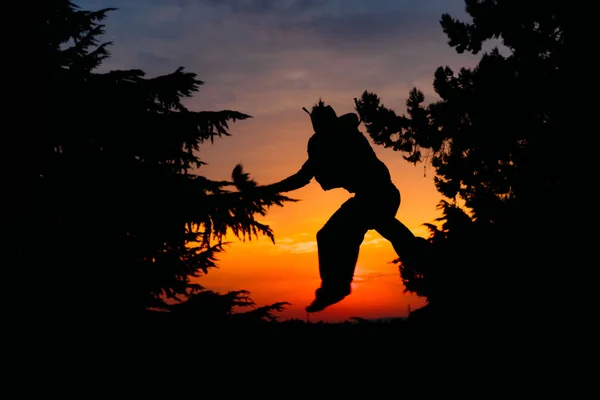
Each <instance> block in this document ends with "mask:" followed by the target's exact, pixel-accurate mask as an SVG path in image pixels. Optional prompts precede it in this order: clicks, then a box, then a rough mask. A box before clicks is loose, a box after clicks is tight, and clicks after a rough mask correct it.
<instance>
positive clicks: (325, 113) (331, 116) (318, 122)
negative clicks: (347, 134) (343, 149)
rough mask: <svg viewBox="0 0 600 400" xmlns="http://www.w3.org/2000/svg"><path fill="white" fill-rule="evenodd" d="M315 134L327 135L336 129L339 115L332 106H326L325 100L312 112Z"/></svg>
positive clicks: (315, 106)
mask: <svg viewBox="0 0 600 400" xmlns="http://www.w3.org/2000/svg"><path fill="white" fill-rule="evenodd" d="M310 119H311V121H312V125H313V129H314V131H315V133H327V132H330V131H332V130H334V129H335V127H336V123H337V115H336V113H335V110H334V109H333V107H331V106H326V105H325V103H324V102H323V100H319V102H318V103H316V104H315V105H314V106H313V107H312V110H311V112H310Z"/></svg>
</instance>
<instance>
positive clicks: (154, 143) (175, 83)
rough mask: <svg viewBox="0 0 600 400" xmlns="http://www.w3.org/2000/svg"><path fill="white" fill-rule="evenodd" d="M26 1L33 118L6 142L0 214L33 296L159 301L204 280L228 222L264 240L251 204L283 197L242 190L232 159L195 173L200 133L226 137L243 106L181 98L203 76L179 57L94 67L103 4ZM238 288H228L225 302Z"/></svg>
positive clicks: (187, 292)
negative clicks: (94, 7)
mask: <svg viewBox="0 0 600 400" xmlns="http://www.w3.org/2000/svg"><path fill="white" fill-rule="evenodd" d="M38 7H39V8H38V10H36V11H37V16H38V19H37V20H36V21H37V23H38V26H37V28H38V30H39V32H40V34H41V36H40V37H41V38H43V40H44V41H45V42H44V43H43V45H40V46H39V47H40V49H42V50H40V53H39V54H40V55H41V56H40V57H41V58H42V62H41V63H40V65H39V74H38V79H40V81H41V83H42V84H43V85H44V86H45V88H46V89H47V90H46V91H44V92H43V93H42V94H41V95H40V96H41V97H40V98H41V99H42V100H43V102H42V104H41V106H42V107H43V113H42V114H41V115H40V116H39V118H44V119H45V127H44V129H39V130H34V131H32V132H27V133H26V134H25V133H23V134H22V135H21V136H19V137H18V139H16V140H15V145H14V146H13V148H11V151H12V152H14V154H13V159H14V160H18V161H19V165H17V166H16V167H15V168H14V173H12V175H13V179H14V181H16V182H17V184H18V186H19V190H18V191H17V192H16V193H15V195H16V196H18V197H16V199H17V200H15V201H14V202H13V204H12V208H11V209H9V210H6V211H5V214H10V215H5V216H7V218H6V220H7V221H9V223H8V224H5V225H4V226H3V228H4V229H6V230H5V232H4V233H5V234H6V237H7V238H8V239H7V240H8V244H9V249H10V256H11V257H9V259H10V260H11V263H13V264H14V265H16V266H17V267H18V268H21V269H29V270H30V271H31V275H32V276H33V277H34V278H33V280H34V281H36V282H37V283H38V285H36V289H35V290H31V291H32V292H35V293H33V295H32V296H30V297H31V299H33V298H35V299H36V300H37V303H36V304H35V305H34V306H35V307H36V308H44V309H46V310H52V311H53V312H55V313H61V312H66V313H67V315H73V313H75V312H77V313H79V314H81V313H82V312H90V313H91V312H94V313H97V312H107V313H109V314H114V315H116V313H126V314H127V315H130V314H131V313H135V312H138V311H141V310H145V309H147V308H149V307H160V308H169V306H168V305H167V304H165V301H167V300H172V301H183V300H185V299H187V298H189V297H190V296H193V295H194V294H196V293H198V292H199V291H202V289H203V288H202V287H201V286H199V285H198V284H197V282H196V281H197V280H196V279H195V278H197V277H199V276H200V275H202V274H204V273H206V272H207V271H208V269H209V268H212V267H215V262H216V256H217V255H218V253H219V252H220V251H222V250H223V247H222V246H223V238H224V235H225V234H226V233H227V232H232V233H233V234H234V235H235V236H237V237H238V238H242V239H252V237H255V236H257V235H266V236H268V237H269V238H271V239H272V240H274V236H273V232H272V231H271V229H270V228H269V226H267V225H264V224H262V223H260V222H259V221H257V220H256V219H255V216H257V215H258V216H260V215H264V214H265V212H266V210H267V209H268V207H270V206H273V205H281V204H282V203H283V202H285V201H289V200H291V199H289V198H287V197H284V196H281V195H278V194H269V193H259V192H258V191H256V190H252V188H253V187H255V186H256V182H254V181H253V180H252V179H251V178H250V176H249V175H248V174H247V173H245V172H244V171H243V169H242V167H241V166H237V167H236V168H235V169H234V171H233V173H232V180H231V181H212V180H210V179H207V178H206V177H203V176H201V175H198V174H197V171H198V169H201V166H202V165H203V163H202V161H201V160H200V159H199V156H198V153H199V150H200V147H201V145H202V144H203V143H205V142H206V141H211V142H212V141H213V139H214V138H215V137H222V136H229V134H230V133H229V124H230V123H231V122H235V121H239V120H245V119H247V118H250V116H249V115H246V114H243V113H240V112H237V111H231V110H224V111H204V112H195V111H191V110H188V109H187V108H186V107H185V106H184V105H183V104H182V99H183V98H185V97H190V96H192V95H193V94H194V93H195V92H196V91H197V90H198V88H199V86H200V85H202V84H203V82H202V81H200V80H198V79H197V78H196V75H195V74H193V73H190V72H186V71H185V70H184V69H183V68H178V69H177V70H176V71H174V72H173V73H171V74H168V75H164V76H158V77H155V78H148V77H146V76H145V73H144V72H143V71H142V70H119V71H110V72H108V73H99V72H97V67H99V66H100V65H101V63H102V61H103V60H105V59H106V58H107V57H108V56H109V53H108V50H107V46H108V44H109V43H100V42H99V39H98V37H99V36H100V35H101V34H102V33H103V25H102V23H101V22H102V20H103V19H104V18H105V17H106V14H107V13H108V12H109V11H111V10H113V9H103V10H99V11H94V12H91V11H85V10H82V9H79V8H78V7H77V6H76V5H74V4H73V3H71V2H69V1H64V0H53V1H45V2H42V3H40V4H39V6H38ZM32 101H34V102H35V98H32ZM32 118H38V116H33V117H32ZM23 126H26V124H24V125H23ZM238 295H239V296H242V297H244V296H245V294H244V293H241V292H239V293H238ZM239 296H229V297H231V299H230V300H231V302H230V305H229V306H230V307H231V305H234V304H235V300H236V299H237V298H238V297H239ZM229 297H227V298H229ZM280 306H281V305H279V304H278V305H276V306H275V309H278V308H279V307H280ZM272 309H273V308H270V309H269V310H272ZM269 315H270V314H268V313H267V314H265V316H269Z"/></svg>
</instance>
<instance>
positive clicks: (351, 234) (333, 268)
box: [264, 101, 416, 312]
mask: <svg viewBox="0 0 600 400" xmlns="http://www.w3.org/2000/svg"><path fill="white" fill-rule="evenodd" d="M304 111H306V112H307V113H308V114H309V115H310V117H311V121H312V125H313V128H314V135H313V136H312V137H311V138H310V139H309V141H308V160H307V161H306V162H305V163H304V165H302V168H300V170H299V171H298V172H297V173H295V174H294V175H292V176H290V177H288V178H286V179H284V180H282V181H280V182H278V183H274V184H272V185H267V186H264V188H268V189H269V190H273V191H275V192H278V193H279V192H289V191H292V190H296V189H299V188H301V187H303V186H306V185H307V184H308V183H309V182H310V181H311V180H312V178H315V180H316V181H317V182H318V183H319V185H321V188H322V189H323V190H326V191H327V190H331V189H335V188H344V189H346V190H347V191H348V192H350V193H354V197H352V198H350V199H348V200H347V201H346V202H345V203H344V204H342V206H341V207H340V208H339V210H337V211H336V212H335V213H334V214H333V215H332V216H331V218H330V219H329V220H328V221H327V223H326V224H325V225H324V226H323V228H321V230H319V232H317V246H318V254H319V273H320V276H321V287H320V288H319V289H317V291H316V298H315V300H314V301H313V302H312V304H311V305H309V306H308V307H306V311H307V312H317V311H321V310H323V309H325V308H326V307H328V306H330V305H332V304H335V303H337V302H339V301H341V300H342V299H343V298H344V297H346V296H347V295H349V294H350V292H351V283H352V280H353V277H354V270H355V267H356V262H357V261H358V253H359V249H360V245H361V243H362V241H363V239H364V236H365V234H366V233H367V231H368V230H369V229H375V230H376V231H377V232H379V234H380V235H381V236H383V237H384V238H386V239H387V240H389V241H390V242H391V243H392V246H393V247H394V250H395V251H396V253H398V255H399V256H400V257H402V256H404V255H408V254H409V252H411V251H413V252H414V250H415V246H414V245H415V244H416V240H415V236H414V235H413V234H412V232H411V231H410V230H409V229H408V228H407V227H406V226H404V224H402V223H401V222H400V221H398V220H397V219H396V212H397V211H398V208H399V207H400V191H399V190H398V189H397V188H396V186H395V185H394V184H393V183H392V179H391V176H390V172H389V170H388V168H387V167H386V165H385V164H384V163H383V162H382V161H380V160H379V159H378V158H377V156H376V154H375V152H374V151H373V148H372V147H371V145H370V143H369V141H368V140H367V138H366V137H365V136H364V135H363V134H362V133H361V132H360V131H359V130H358V125H359V124H360V120H359V118H358V116H357V115H356V114H354V113H349V114H345V115H342V116H341V117H339V118H338V117H337V115H336V113H335V111H334V110H333V108H332V107H331V106H325V104H324V103H323V102H322V101H319V102H318V103H317V104H315V105H314V106H313V108H312V110H311V112H308V110H306V109H304Z"/></svg>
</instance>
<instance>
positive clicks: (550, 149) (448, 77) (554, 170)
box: [357, 0, 578, 315]
mask: <svg viewBox="0 0 600 400" xmlns="http://www.w3.org/2000/svg"><path fill="white" fill-rule="evenodd" d="M465 3H466V11H467V13H468V14H469V15H470V16H471V17H472V18H473V21H472V23H464V22H460V21H457V20H455V19H453V18H452V17H451V16H450V15H448V14H444V15H443V16H442V18H441V25H442V28H443V30H444V32H445V33H446V34H447V36H448V38H449V42H448V43H449V45H450V46H452V47H454V48H455V49H456V51H457V52H458V53H463V52H465V51H469V52H471V53H473V54H478V53H479V52H481V51H482V48H483V44H484V43H485V42H486V41H487V40H488V39H499V40H500V41H501V43H502V44H503V47H504V50H503V51H501V50H500V49H499V48H497V47H495V48H493V49H492V50H491V51H488V52H484V53H483V55H482V57H481V59H480V61H479V63H478V64H477V66H476V67H474V68H461V70H460V71H459V73H458V74H457V73H455V72H454V71H452V70H451V69H450V68H449V67H440V68H438V69H437V71H436V72H435V80H434V83H433V86H434V89H435V91H436V93H437V94H438V95H439V97H440V100H438V101H434V102H431V103H430V104H428V105H425V104H424V101H425V98H424V95H423V93H422V92H421V91H420V90H418V89H417V88H415V89H413V90H412V91H411V92H410V94H409V97H408V100H407V103H406V105H407V114H405V115H397V114H396V113H395V112H394V111H393V110H391V109H389V108H387V107H386V106H384V105H383V104H382V103H381V100H380V98H379V97H378V96H377V95H376V94H374V93H370V92H368V91H365V92H364V93H363V94H362V97H361V98H360V100H359V101H358V103H357V111H358V112H359V114H360V116H361V118H362V119H363V121H364V122H365V124H366V127H367V130H368V133H369V134H370V136H371V137H372V138H373V140H374V141H375V142H376V143H377V144H380V145H382V146H384V147H389V148H392V149H393V150H396V151H399V152H401V153H402V154H403V156H404V158H405V159H406V160H407V161H409V162H411V163H415V164H416V163H418V162H427V161H431V165H432V166H433V168H434V169H435V172H436V176H435V178H434V179H435V184H436V187H437V189H438V190H439V192H440V193H441V194H442V195H443V196H444V197H445V198H447V199H449V200H451V201H450V202H448V201H445V202H443V203H441V204H440V207H441V208H442V209H443V210H444V217H443V218H442V220H443V221H445V223H444V226H443V227H442V229H438V228H436V227H435V226H431V225H430V229H432V238H431V239H430V240H431V241H432V242H433V243H434V244H435V246H433V248H434V249H435V251H434V252H435V254H434V255H433V256H434V257H435V263H424V264H422V265H404V266H401V272H402V276H403V279H404V280H405V284H406V288H407V289H408V290H410V291H413V292H415V293H418V294H423V295H426V296H427V297H428V299H429V300H430V302H431V300H432V299H433V298H435V299H436V300H437V299H440V298H443V299H444V303H445V304H451V303H452V304H453V305H452V306H450V307H451V309H452V311H453V312H459V308H462V306H463V305H466V304H473V303H479V304H480V305H482V307H484V308H485V307H489V306H490V305H492V304H495V305H497V306H498V307H500V308H502V309H508V310H510V312H513V311H514V310H515V308H514V306H518V307H521V308H523V309H525V308H526V309H528V310H529V311H527V312H530V311H531V310H532V309H536V310H538V309H551V310H552V311H553V312H555V311H556V306H552V307H551V308H549V307H548V304H549V302H550V301H552V298H553V296H554V295H555V294H556V293H555V291H556V290H558V288H559V287H561V285H559V284H558V283H559V281H560V279H563V278H562V277H564V275H565V272H564V270H565V268H566V267H567V266H568V265H569V258H570V257H572V254H571V253H570V250H569V246H568V244H569V243H570V242H571V235H572V233H571V232H570V231H569V230H570V228H571V229H572V227H573V216H572V214H571V211H570V210H569V207H571V206H572V205H573V204H574V201H573V199H572V196H573V193H572V191H571V189H572V180H573V175H574V174H573V167H572V165H573V158H572V157H571V155H570V154H572V152H571V150H570V149H569V147H570V146H569V145H568V143H569V142H570V141H571V139H570V137H571V135H572V134H573V123H572V121H573V118H572V114H571V113H572V110H573V106H572V102H573V98H572V96H569V95H568V94H569V93H571V92H570V87H571V85H572V83H573V71H574V63H575V62H576V61H575V60H576V58H574V57H572V56H573V55H574V48H575V47H576V46H575V42H576V41H577V40H578V36H577V32H576V29H575V26H576V24H575V19H574V17H573V12H572V11H570V10H569V7H570V6H569V5H565V4H558V3H556V4H554V3H552V4H550V3H546V2H540V1H531V2H520V1H514V0H493V1H492V0H483V1H481V0H480V1H476V0H466V1H465ZM458 199H460V200H462V202H464V205H465V207H466V209H468V213H465V212H461V211H459V208H458V206H457V204H458V203H455V202H454V201H455V200H458ZM467 214H469V215H467ZM457 293H460V295H457ZM507 293H509V294H507ZM451 299H452V300H451ZM496 311H498V309H496ZM496 315H497V314H496Z"/></svg>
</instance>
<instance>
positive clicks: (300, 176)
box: [263, 160, 314, 193]
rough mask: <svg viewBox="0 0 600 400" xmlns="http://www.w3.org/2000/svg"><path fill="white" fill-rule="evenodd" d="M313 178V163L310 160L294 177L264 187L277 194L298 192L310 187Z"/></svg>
mask: <svg viewBox="0 0 600 400" xmlns="http://www.w3.org/2000/svg"><path fill="white" fill-rule="evenodd" d="M313 177H314V173H313V171H312V167H311V163H310V160H309V161H306V162H305V163H304V165H302V168H300V170H299V171H298V172H296V173H295V174H294V175H291V176H289V177H287V178H285V179H284V180H282V181H279V182H277V183H273V184H271V185H266V186H263V188H265V189H268V190H272V191H274V192H276V193H281V192H291V191H293V190H297V189H300V188H301V187H304V186H306V185H308V184H309V183H310V181H311V179H312V178H313Z"/></svg>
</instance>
